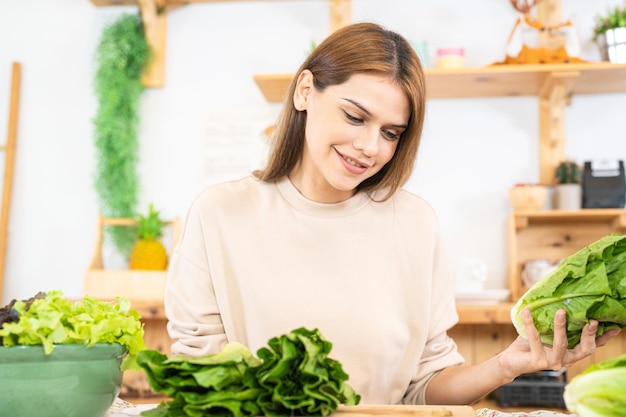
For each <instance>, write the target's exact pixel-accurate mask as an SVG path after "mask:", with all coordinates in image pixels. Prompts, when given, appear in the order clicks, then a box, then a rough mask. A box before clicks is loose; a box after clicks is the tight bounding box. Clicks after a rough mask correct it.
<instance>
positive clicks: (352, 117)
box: [343, 111, 363, 124]
mask: <svg viewBox="0 0 626 417" xmlns="http://www.w3.org/2000/svg"><path fill="white" fill-rule="evenodd" d="M343 114H344V115H345V116H346V119H348V120H349V121H350V122H352V123H355V124H360V123H363V119H359V118H358V117H356V116H353V115H351V114H350V113H348V112H347V111H344V112H343Z"/></svg>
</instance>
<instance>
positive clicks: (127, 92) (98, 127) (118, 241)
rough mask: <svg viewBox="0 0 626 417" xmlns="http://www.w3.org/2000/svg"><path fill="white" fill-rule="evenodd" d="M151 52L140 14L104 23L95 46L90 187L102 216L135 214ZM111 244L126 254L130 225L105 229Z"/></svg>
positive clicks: (130, 239) (132, 237)
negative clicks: (142, 103)
mask: <svg viewBox="0 0 626 417" xmlns="http://www.w3.org/2000/svg"><path fill="white" fill-rule="evenodd" d="M149 57H150V48H149V46H148V43H147V41H146V38H145V36H144V31H143V25H142V22H141V18H140V16H139V15H132V14H124V15H122V16H121V17H120V18H118V19H117V20H116V21H114V22H113V23H112V24H110V25H109V26H107V27H105V29H104V30H103V32H102V36H101V38H100V43H99V45H98V47H97V57H96V59H97V64H98V68H97V73H96V77H95V92H96V96H97V100H98V110H97V113H96V116H95V119H94V127H95V133H94V139H95V147H96V153H97V154H96V160H97V167H96V171H97V172H96V178H95V189H96V192H97V194H98V203H99V209H100V212H101V213H102V215H103V216H104V217H134V215H135V213H136V206H137V200H138V187H139V180H138V175H137V169H136V163H137V159H138V148H139V146H138V140H137V129H138V125H139V104H140V97H141V93H142V92H143V89H144V87H143V85H142V84H141V75H142V72H143V70H144V68H145V66H146V64H147V62H148V59H149ZM107 235H108V236H110V237H111V240H112V241H113V243H114V245H115V246H116V247H117V249H118V250H119V251H120V252H121V253H122V254H123V255H124V256H125V257H128V256H129V254H130V251H131V248H132V246H133V244H134V242H135V240H136V237H137V236H136V231H135V230H133V228H130V227H119V226H118V227H111V228H110V229H107Z"/></svg>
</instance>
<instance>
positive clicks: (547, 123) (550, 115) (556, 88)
mask: <svg viewBox="0 0 626 417" xmlns="http://www.w3.org/2000/svg"><path fill="white" fill-rule="evenodd" d="M579 75H580V73H579V72H577V71H569V72H556V73H551V74H550V75H549V76H548V77H547V78H546V80H545V82H544V84H543V86H542V87H541V91H540V92H539V182H540V183H541V184H543V185H551V184H554V182H555V179H554V170H555V169H556V167H557V165H558V164H559V163H560V162H562V161H563V160H564V159H565V156H566V155H565V107H566V106H567V105H568V104H569V102H570V97H571V89H572V85H573V83H574V82H575V81H576V79H577V78H578V77H579Z"/></svg>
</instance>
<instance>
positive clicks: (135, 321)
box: [0, 290, 146, 370]
mask: <svg viewBox="0 0 626 417" xmlns="http://www.w3.org/2000/svg"><path fill="white" fill-rule="evenodd" d="M2 311H3V317H6V318H5V319H4V320H3V322H0V346H1V345H4V346H16V345H43V347H44V352H45V353H46V354H50V353H51V352H52V350H53V349H54V346H55V345H61V344H83V345H87V346H94V345H96V344H100V343H109V344H113V343H117V344H120V345H122V346H124V347H125V348H126V350H127V355H126V357H125V358H124V360H123V362H122V370H126V369H140V367H139V366H138V365H137V363H136V359H137V354H138V353H139V352H140V351H142V350H144V349H146V345H145V343H144V338H143V337H144V330H143V324H142V323H141V322H140V315H139V313H138V312H137V311H136V310H133V309H131V308H130V302H129V301H128V300H127V299H125V298H123V297H118V298H117V300H116V302H107V301H100V300H97V299H96V298H93V297H90V296H86V297H84V298H83V299H81V300H77V301H70V300H69V299H67V298H65V297H64V296H63V292H62V291H58V290H56V291H49V292H47V293H39V294H38V295H37V296H35V297H33V298H31V299H29V300H25V301H15V300H14V301H13V302H12V303H11V304H9V305H8V306H6V307H4V308H3V309H2Z"/></svg>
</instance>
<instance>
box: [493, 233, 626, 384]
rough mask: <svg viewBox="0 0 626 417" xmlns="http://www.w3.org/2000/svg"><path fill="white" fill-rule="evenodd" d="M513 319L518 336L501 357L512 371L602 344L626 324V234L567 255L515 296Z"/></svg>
mask: <svg viewBox="0 0 626 417" xmlns="http://www.w3.org/2000/svg"><path fill="white" fill-rule="evenodd" d="M511 319H512V321H513V324H514V326H515V328H516V330H517V332H518V333H519V335H520V337H519V338H518V339H517V340H516V341H515V342H514V343H513V345H512V346H511V347H510V348H509V349H507V350H506V351H505V352H503V356H502V357H501V360H502V361H504V362H505V363H503V365H505V366H506V369H509V370H511V371H522V372H531V371H534V370H539V369H559V368H561V367H563V366H568V365H571V364H572V363H574V362H576V361H578V360H580V359H583V358H584V357H586V356H589V355H590V354H592V353H593V352H594V351H595V349H596V347H598V346H602V345H604V344H606V343H607V342H608V341H609V340H610V339H612V338H613V337H615V336H616V335H617V334H618V333H619V331H620V330H621V329H622V328H624V327H626V235H617V234H614V235H610V236H606V237H604V238H602V239H600V240H598V241H596V242H594V243H592V244H591V245H589V246H587V247H585V248H583V249H581V250H580V251H578V252H576V253H575V254H573V255H571V256H569V257H567V258H565V259H564V260H563V262H562V263H561V264H560V266H559V267H558V268H557V269H556V270H554V271H553V272H551V273H550V274H548V275H546V276H545V277H544V278H543V279H541V280H540V281H539V282H537V283H536V284H535V285H533V286H532V287H531V288H530V289H529V290H528V291H527V292H526V293H525V294H524V295H523V296H522V297H521V298H520V299H519V300H518V302H517V303H516V304H515V306H514V307H513V308H512V309H511ZM532 368H535V369H532Z"/></svg>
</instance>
